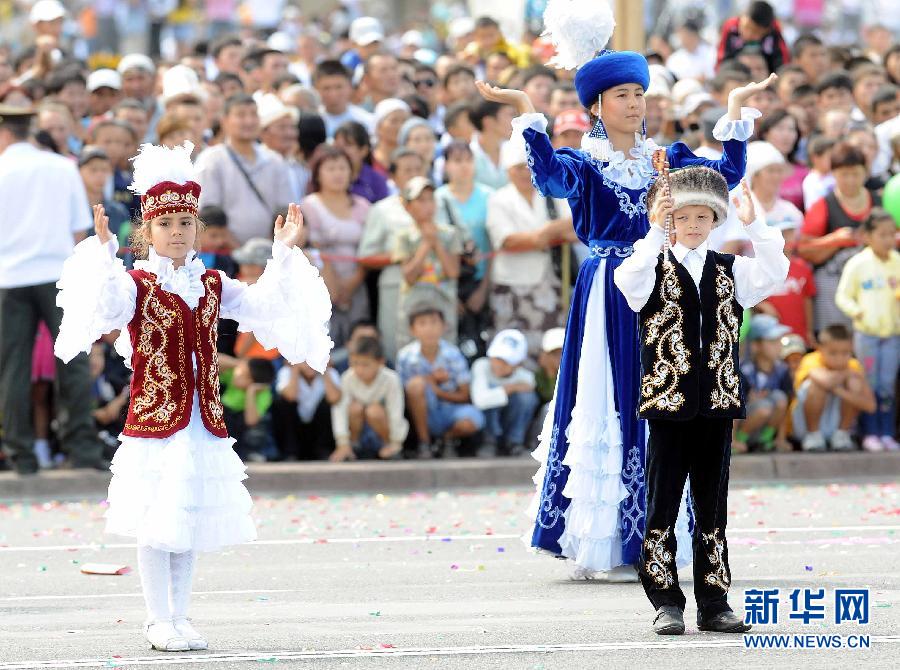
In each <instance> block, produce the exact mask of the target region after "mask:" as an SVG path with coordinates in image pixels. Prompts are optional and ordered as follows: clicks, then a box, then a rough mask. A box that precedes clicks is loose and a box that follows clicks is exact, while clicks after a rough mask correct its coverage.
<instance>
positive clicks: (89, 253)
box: [54, 235, 137, 363]
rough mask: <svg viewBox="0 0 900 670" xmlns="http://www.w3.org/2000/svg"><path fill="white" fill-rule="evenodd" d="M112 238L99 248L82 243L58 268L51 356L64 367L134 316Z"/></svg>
mask: <svg viewBox="0 0 900 670" xmlns="http://www.w3.org/2000/svg"><path fill="white" fill-rule="evenodd" d="M118 248H119V245H118V242H116V239H115V238H112V239H110V241H109V242H107V243H106V244H100V240H99V239H97V237H96V236H95V235H92V236H91V237H88V238H87V239H85V240H82V241H81V242H79V243H78V245H77V246H76V247H75V250H74V251H73V252H72V255H71V256H70V257H69V258H67V259H66V262H65V263H63V269H62V275H61V276H60V279H59V281H58V282H56V287H57V288H58V289H59V294H58V295H57V296H56V304H57V305H58V306H60V307H62V310H63V318H62V323H61V324H60V327H59V337H57V338H56V343H55V345H54V353H55V354H56V356H57V357H58V358H59V359H60V360H62V361H63V362H64V363H68V362H69V361H71V360H72V359H73V358H75V356H77V355H78V354H79V353H81V352H84V353H88V352H90V350H91V345H92V344H93V343H94V342H96V341H97V340H98V339H100V338H101V337H102V336H103V335H106V334H107V333H110V332H112V331H114V330H119V329H122V328H124V327H125V326H126V325H128V322H129V321H131V319H132V317H133V316H134V309H135V301H136V300H137V287H136V286H135V284H134V280H133V279H132V278H131V277H130V276H129V275H128V272H127V271H126V270H125V265H124V264H123V263H122V260H121V259H120V258H117V257H116V251H118Z"/></svg>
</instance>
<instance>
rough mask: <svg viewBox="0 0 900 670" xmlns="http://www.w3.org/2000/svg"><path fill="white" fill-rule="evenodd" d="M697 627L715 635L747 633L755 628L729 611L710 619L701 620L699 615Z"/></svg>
mask: <svg viewBox="0 0 900 670" xmlns="http://www.w3.org/2000/svg"><path fill="white" fill-rule="evenodd" d="M697 627H698V628H700V630H708V631H712V632H713V633H746V632H747V631H748V630H750V629H751V628H752V627H753V626H751V625H750V624H749V623H744V620H743V619H742V618H741V617H739V616H738V615H737V614H735V613H734V612H731V611H728V612H719V613H718V614H716V615H715V616H712V617H710V618H709V619H701V618H700V615H699V614H697Z"/></svg>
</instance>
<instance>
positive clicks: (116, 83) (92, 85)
mask: <svg viewBox="0 0 900 670" xmlns="http://www.w3.org/2000/svg"><path fill="white" fill-rule="evenodd" d="M99 88H111V89H113V90H116V91H121V90H122V75H120V74H119V73H118V72H116V71H115V70H111V69H109V68H108V67H105V68H103V69H101V70H94V71H93V72H91V74H90V75H88V80H87V90H88V92H90V93H93V92H94V91H96V90H97V89H99Z"/></svg>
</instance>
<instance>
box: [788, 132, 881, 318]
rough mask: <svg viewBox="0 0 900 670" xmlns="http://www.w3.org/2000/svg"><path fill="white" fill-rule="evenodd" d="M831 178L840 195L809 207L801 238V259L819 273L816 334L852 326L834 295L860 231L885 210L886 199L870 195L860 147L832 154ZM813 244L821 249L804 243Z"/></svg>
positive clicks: (842, 146)
mask: <svg viewBox="0 0 900 670" xmlns="http://www.w3.org/2000/svg"><path fill="white" fill-rule="evenodd" d="M831 174H832V175H833V176H834V181H835V185H834V190H833V191H832V192H831V193H829V194H828V195H827V196H825V197H824V198H822V199H821V200H819V201H818V202H816V203H815V204H814V205H813V206H812V207H810V208H809V211H808V212H807V213H806V216H805V217H804V219H803V228H802V229H801V239H800V250H799V251H800V256H801V257H802V258H805V259H806V260H807V261H809V262H810V263H811V264H812V266H813V268H814V270H815V274H814V276H815V280H816V290H817V292H816V300H815V328H816V330H821V329H822V328H825V327H826V326H829V325H831V324H833V323H843V324H845V325H847V326H848V327H849V326H850V320H849V319H848V318H847V315H846V314H844V313H843V312H841V310H839V309H838V308H837V306H836V305H835V303H834V295H835V292H836V291H837V285H838V281H839V280H840V278H841V272H842V271H843V269H844V264H845V263H846V262H847V260H848V259H849V258H850V257H851V256H853V255H854V254H855V253H857V252H858V251H859V249H860V244H859V240H858V238H857V231H856V229H857V228H859V227H860V225H862V222H863V221H865V220H866V218H867V217H868V216H869V213H870V212H871V211H872V207H875V206H880V205H881V202H880V198H878V196H876V195H874V194H872V193H870V192H869V191H868V190H866V187H865V183H866V179H867V178H868V176H869V172H868V170H867V168H866V158H865V156H864V155H863V153H862V152H861V151H860V150H859V149H857V148H856V147H853V146H851V145H849V144H847V143H846V142H842V143H841V144H838V145H837V146H836V147H835V148H834V149H833V150H832V154H831ZM812 240H815V241H816V244H815V245H804V244H803V242H804V241H812Z"/></svg>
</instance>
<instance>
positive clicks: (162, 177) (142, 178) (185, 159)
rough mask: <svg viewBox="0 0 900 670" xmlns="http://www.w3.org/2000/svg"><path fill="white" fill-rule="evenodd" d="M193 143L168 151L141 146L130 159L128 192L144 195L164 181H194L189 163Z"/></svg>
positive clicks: (191, 164)
mask: <svg viewBox="0 0 900 670" xmlns="http://www.w3.org/2000/svg"><path fill="white" fill-rule="evenodd" d="M193 151H194V144H193V142H185V143H184V144H183V145H181V146H180V147H174V148H173V149H169V148H168V147H161V146H157V145H155V144H150V143H147V144H142V145H141V148H140V149H139V150H138V154H137V156H135V157H134V158H132V159H131V162H132V163H134V172H133V174H132V180H131V186H129V187H128V190H129V191H131V192H132V193H137V194H138V195H144V194H145V193H146V192H147V191H149V190H150V189H151V188H153V187H154V186H156V185H157V184H160V183H162V182H164V181H171V182H175V183H176V184H185V183H186V182H189V181H196V180H195V178H194V164H193V163H192V162H191V152H193Z"/></svg>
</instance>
